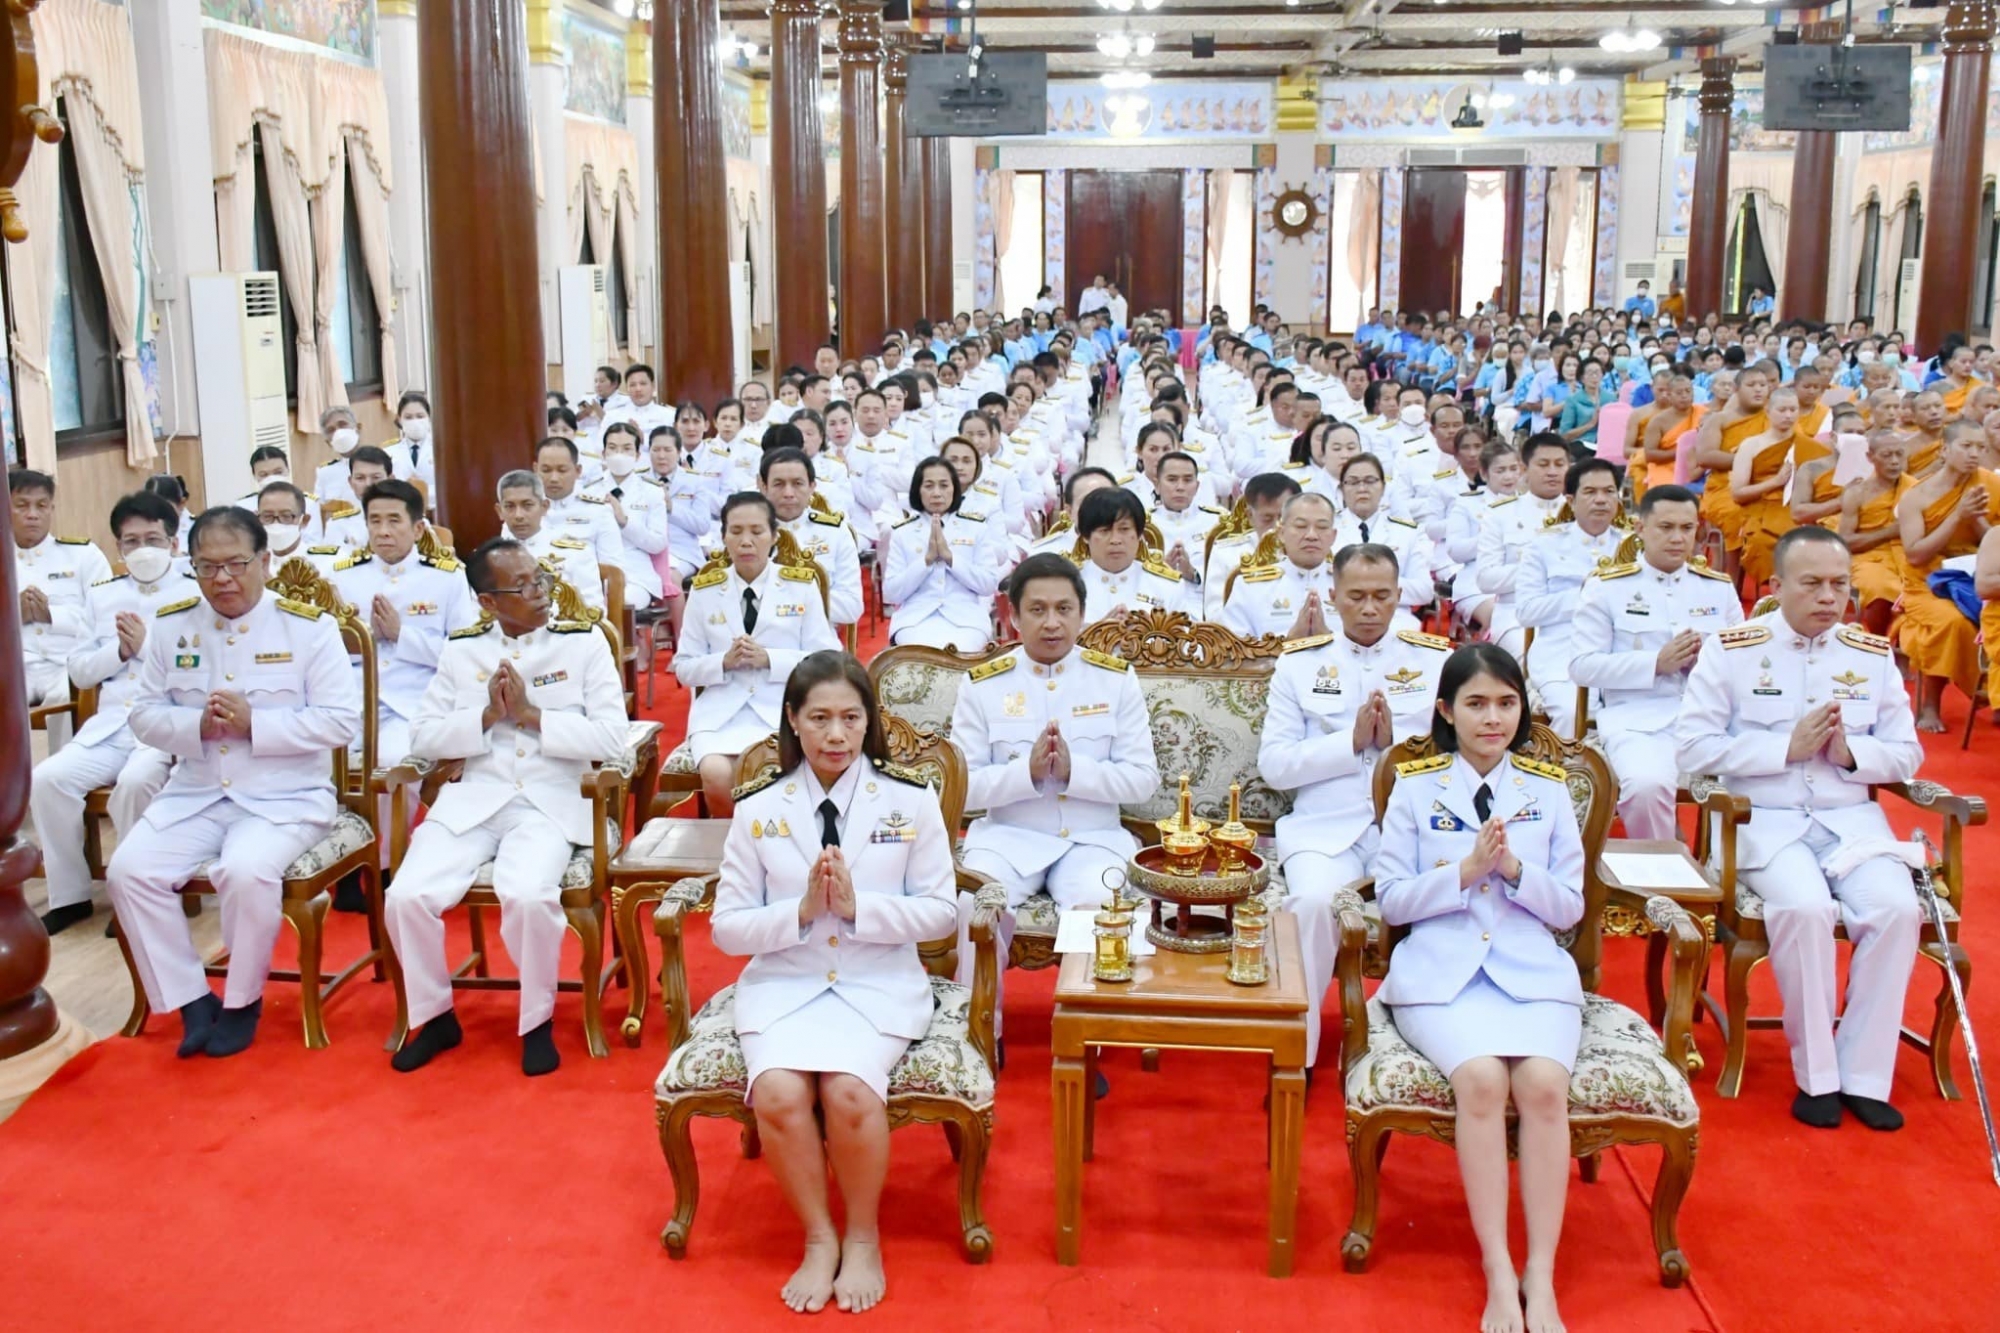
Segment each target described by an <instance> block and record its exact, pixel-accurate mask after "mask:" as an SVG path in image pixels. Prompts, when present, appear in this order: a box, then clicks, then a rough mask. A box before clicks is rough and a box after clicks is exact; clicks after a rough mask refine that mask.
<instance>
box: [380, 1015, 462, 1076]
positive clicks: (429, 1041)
mask: <svg viewBox="0 0 2000 1333" xmlns="http://www.w3.org/2000/svg"><path fill="white" fill-rule="evenodd" d="M464 1040H465V1030H464V1029H463V1028H461V1027H459V1025H458V1014H457V1012H456V1011H455V1010H451V1009H447V1010H445V1011H444V1012H443V1013H441V1014H439V1015H438V1016H437V1017H436V1018H433V1019H432V1020H431V1021H430V1022H428V1023H426V1024H424V1025H423V1027H422V1028H420V1029H419V1030H418V1031H417V1035H416V1036H414V1037H412V1038H410V1039H409V1040H408V1041H406V1042H404V1043H403V1049H402V1050H400V1051H397V1052H396V1053H395V1054H394V1055H392V1056H390V1057H389V1067H390V1068H391V1069H393V1070H395V1071H396V1072H397V1073H399V1074H408V1073H412V1072H414V1071H415V1070H419V1069H422V1068H423V1067H424V1066H425V1065H427V1064H429V1063H430V1062H431V1059H432V1057H434V1056H439V1055H443V1054H444V1053H445V1052H446V1051H448V1050H450V1049H451V1048H452V1047H454V1046H456V1045H458V1044H459V1043H460V1042H461V1041H464Z"/></svg>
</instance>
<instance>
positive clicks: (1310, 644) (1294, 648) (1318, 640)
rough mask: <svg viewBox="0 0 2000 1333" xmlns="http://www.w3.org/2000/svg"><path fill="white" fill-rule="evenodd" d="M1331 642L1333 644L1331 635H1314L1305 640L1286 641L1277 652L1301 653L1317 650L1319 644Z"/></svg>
mask: <svg viewBox="0 0 2000 1333" xmlns="http://www.w3.org/2000/svg"><path fill="white" fill-rule="evenodd" d="M1332 642H1333V636H1332V635H1331V634H1315V635H1313V636H1311V637H1310V638H1305V639H1286V640H1285V646H1284V647H1283V648H1282V649H1280V650H1279V651H1280V652H1287V653H1302V652H1304V651H1305V650H1306V649H1308V648H1317V647H1319V646H1320V645H1321V644H1325V643H1332Z"/></svg>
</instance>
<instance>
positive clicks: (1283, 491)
mask: <svg viewBox="0 0 2000 1333" xmlns="http://www.w3.org/2000/svg"><path fill="white" fill-rule="evenodd" d="M1304 489H1305V488H1304V487H1303V486H1301V485H1299V483H1298V482H1297V481H1296V480H1295V479H1293V478H1291V477H1288V476H1286V475H1285V474H1284V473H1282V472H1259V473H1258V474H1257V475H1256V476H1254V477H1252V478H1250V480H1248V481H1246V482H1244V483H1243V498H1244V499H1245V500H1247V501H1248V502H1249V503H1251V504H1262V503H1264V502H1265V501H1267V500H1289V499H1291V498H1292V497H1293V496H1294V495H1297V494H1298V493H1299V492H1300V491H1302V490H1304Z"/></svg>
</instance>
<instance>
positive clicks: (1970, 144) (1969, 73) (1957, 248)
mask: <svg viewBox="0 0 2000 1333" xmlns="http://www.w3.org/2000/svg"><path fill="white" fill-rule="evenodd" d="M1993 29H1994V5H1993V0H1952V5H1951V10H1950V11H1949V12H1948V13H1947V14H1946V15H1945V20H1944V92H1943V94H1942V100H1941V102H1940V104H1939V108H1938V136H1937V146H1936V147H1935V148H1933V149H1932V150H1931V188H1930V193H1929V194H1928V195H1926V196H1925V198H1924V235H1923V251H1922V255H1923V282H1922V285H1921V286H1920V287H1919V288H1918V293H1917V328H1916V335H1917V347H1918V349H1919V350H1920V351H1921V352H1922V353H1923V354H1924V355H1926V356H1929V355H1930V354H1932V353H1934V352H1936V351H1937V349H1938V344H1939V343H1940V342H1942V341H1943V339H1944V336H1945V335H1946V334H1947V333H1954V332H1958V333H1963V332H1966V331H1969V330H1970V328H1971V327H1972V324H1973V309H1972V307H1973V302H1974V300H1975V299H1976V294H1975V293H1974V291H1973V286H1974V284H1973V283H1972V282H1970V281H1969V280H1968V278H1969V275H1970V274H1971V272H1972V256H1973V254H1974V253H1975V252H1976V251H1977V250H1978V247H1979V196H1980V192H1981V191H1980V186H1981V177H1982V173H1983V172H1984V170H1985V167H1984V161H1985V155H1986V98H1987V91H1988V84H1989V82H1990V73H1989V68H1988V67H1989V64H1990V62H1991V60H1992V57H1993Z"/></svg>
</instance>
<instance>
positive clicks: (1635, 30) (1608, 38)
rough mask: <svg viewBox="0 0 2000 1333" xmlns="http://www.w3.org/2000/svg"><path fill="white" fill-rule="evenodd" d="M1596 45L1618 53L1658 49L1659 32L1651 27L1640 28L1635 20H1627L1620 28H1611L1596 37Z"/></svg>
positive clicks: (1632, 53)
mask: <svg viewBox="0 0 2000 1333" xmlns="http://www.w3.org/2000/svg"><path fill="white" fill-rule="evenodd" d="M1597 44H1598V46H1600V47H1602V48H1603V49H1604V50H1606V51H1610V52H1613V53H1614V54H1618V55H1637V54H1639V53H1641V52H1644V51H1653V50H1657V49H1659V45H1660V34H1658V33H1657V32H1654V31H1653V30H1652V29H1651V28H1641V27H1640V26H1639V25H1638V23H1637V21H1636V20H1634V21H1632V22H1628V23H1627V24H1626V25H1625V26H1624V27H1622V28H1613V29H1612V30H1611V31H1610V32H1607V33H1605V34H1604V35H1603V36H1602V37H1600V38H1598V39H1597Z"/></svg>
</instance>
